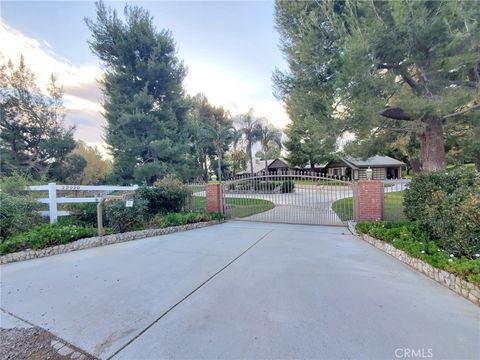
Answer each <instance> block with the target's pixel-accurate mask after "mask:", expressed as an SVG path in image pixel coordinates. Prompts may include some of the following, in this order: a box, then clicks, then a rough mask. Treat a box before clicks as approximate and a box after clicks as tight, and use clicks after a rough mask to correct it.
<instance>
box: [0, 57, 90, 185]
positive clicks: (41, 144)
mask: <svg viewBox="0 0 480 360" xmlns="http://www.w3.org/2000/svg"><path fill="white" fill-rule="evenodd" d="M62 95H63V93H62V88H61V87H60V86H59V85H58V84H57V77H56V76H55V75H52V76H51V78H50V84H49V86H48V95H46V94H43V93H42V92H41V91H40V89H39V88H38V87H37V85H36V83H35V75H34V74H33V72H32V71H31V70H30V69H29V68H28V67H27V66H26V64H25V60H24V58H23V56H21V57H20V62H19V64H18V67H15V66H14V65H13V63H12V62H11V61H8V63H7V64H3V65H2V66H1V67H0V130H1V132H0V152H1V154H2V155H1V172H2V174H5V175H10V174H12V173H13V172H15V171H17V170H19V171H22V172H24V173H26V174H29V175H31V176H33V177H34V178H36V179H40V178H41V177H47V178H50V179H52V180H58V181H66V180H67V179H70V178H71V176H75V175H76V174H77V173H79V172H81V171H82V170H83V167H85V160H84V159H83V158H82V157H80V156H75V155H73V154H71V152H72V150H73V149H74V148H75V140H74V139H73V132H74V128H73V127H70V128H65V127H64V124H63V120H64V117H65V109H64V107H63V102H62Z"/></svg>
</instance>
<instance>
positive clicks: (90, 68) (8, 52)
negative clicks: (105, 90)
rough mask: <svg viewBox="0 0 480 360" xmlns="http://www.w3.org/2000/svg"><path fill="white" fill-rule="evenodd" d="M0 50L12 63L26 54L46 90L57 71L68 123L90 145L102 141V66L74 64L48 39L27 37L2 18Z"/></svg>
mask: <svg viewBox="0 0 480 360" xmlns="http://www.w3.org/2000/svg"><path fill="white" fill-rule="evenodd" d="M0 53H1V54H2V56H3V57H4V59H3V60H4V61H7V60H11V61H12V62H13V63H18V61H19V59H20V55H22V54H23V56H24V58H25V62H26V64H27V66H28V67H29V68H30V69H32V71H33V72H34V73H35V77H36V80H37V84H38V86H39V87H40V88H41V89H42V90H44V91H45V90H46V87H47V84H48V83H49V81H50V75H51V73H55V74H56V75H57V76H58V78H59V84H61V85H62V86H63V89H64V92H65V94H64V103H65V107H66V109H67V117H66V123H67V125H75V126H76V128H77V130H76V132H75V137H76V138H77V139H81V140H84V141H85V142H87V143H88V144H91V145H99V144H101V143H102V142H103V140H102V135H101V134H102V133H103V127H102V126H103V124H104V121H103V118H102V116H101V113H100V112H101V111H102V106H101V105H100V100H101V92H100V89H99V86H98V83H97V79H99V78H100V77H101V74H102V71H101V69H100V67H98V66H96V65H83V66H76V65H73V64H71V63H70V62H69V61H68V60H67V59H63V58H61V57H60V56H58V55H57V54H56V53H55V52H54V49H53V48H52V46H51V45H50V44H49V43H48V42H47V41H46V40H42V41H39V40H36V39H33V38H30V37H27V36H25V35H23V34H22V33H21V32H19V31H17V30H15V29H13V28H11V27H10V26H8V25H7V24H5V23H4V22H0ZM92 120H93V121H92ZM104 148H105V147H104V146H101V147H100V149H102V150H104ZM104 153H105V150H104Z"/></svg>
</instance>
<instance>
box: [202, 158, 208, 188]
mask: <svg viewBox="0 0 480 360" xmlns="http://www.w3.org/2000/svg"><path fill="white" fill-rule="evenodd" d="M203 166H204V168H203V178H204V179H205V182H208V164H207V155H203Z"/></svg>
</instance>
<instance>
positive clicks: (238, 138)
mask: <svg viewBox="0 0 480 360" xmlns="http://www.w3.org/2000/svg"><path fill="white" fill-rule="evenodd" d="M242 140H243V133H242V131H240V130H237V129H235V128H234V130H233V133H232V150H231V156H232V162H233V169H232V170H233V177H235V175H236V173H237V169H238V168H239V162H240V154H241V152H243V150H242V149H243V145H244V143H243V141H242ZM239 145H240V150H239V149H238V147H239Z"/></svg>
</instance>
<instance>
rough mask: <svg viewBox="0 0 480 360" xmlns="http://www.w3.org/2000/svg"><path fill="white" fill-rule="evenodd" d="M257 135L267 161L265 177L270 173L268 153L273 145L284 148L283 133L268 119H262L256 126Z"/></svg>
mask: <svg viewBox="0 0 480 360" xmlns="http://www.w3.org/2000/svg"><path fill="white" fill-rule="evenodd" d="M255 134H256V136H257V139H258V141H259V142H260V145H261V147H262V151H263V158H264V160H265V170H264V171H265V175H267V172H268V159H267V151H268V149H269V148H270V145H271V144H272V143H274V144H277V145H278V146H279V147H280V149H281V148H282V132H281V131H280V130H279V129H277V128H276V127H275V126H273V125H270V124H269V123H268V122H267V120H266V119H261V120H260V121H258V122H257V124H256V125H255Z"/></svg>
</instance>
